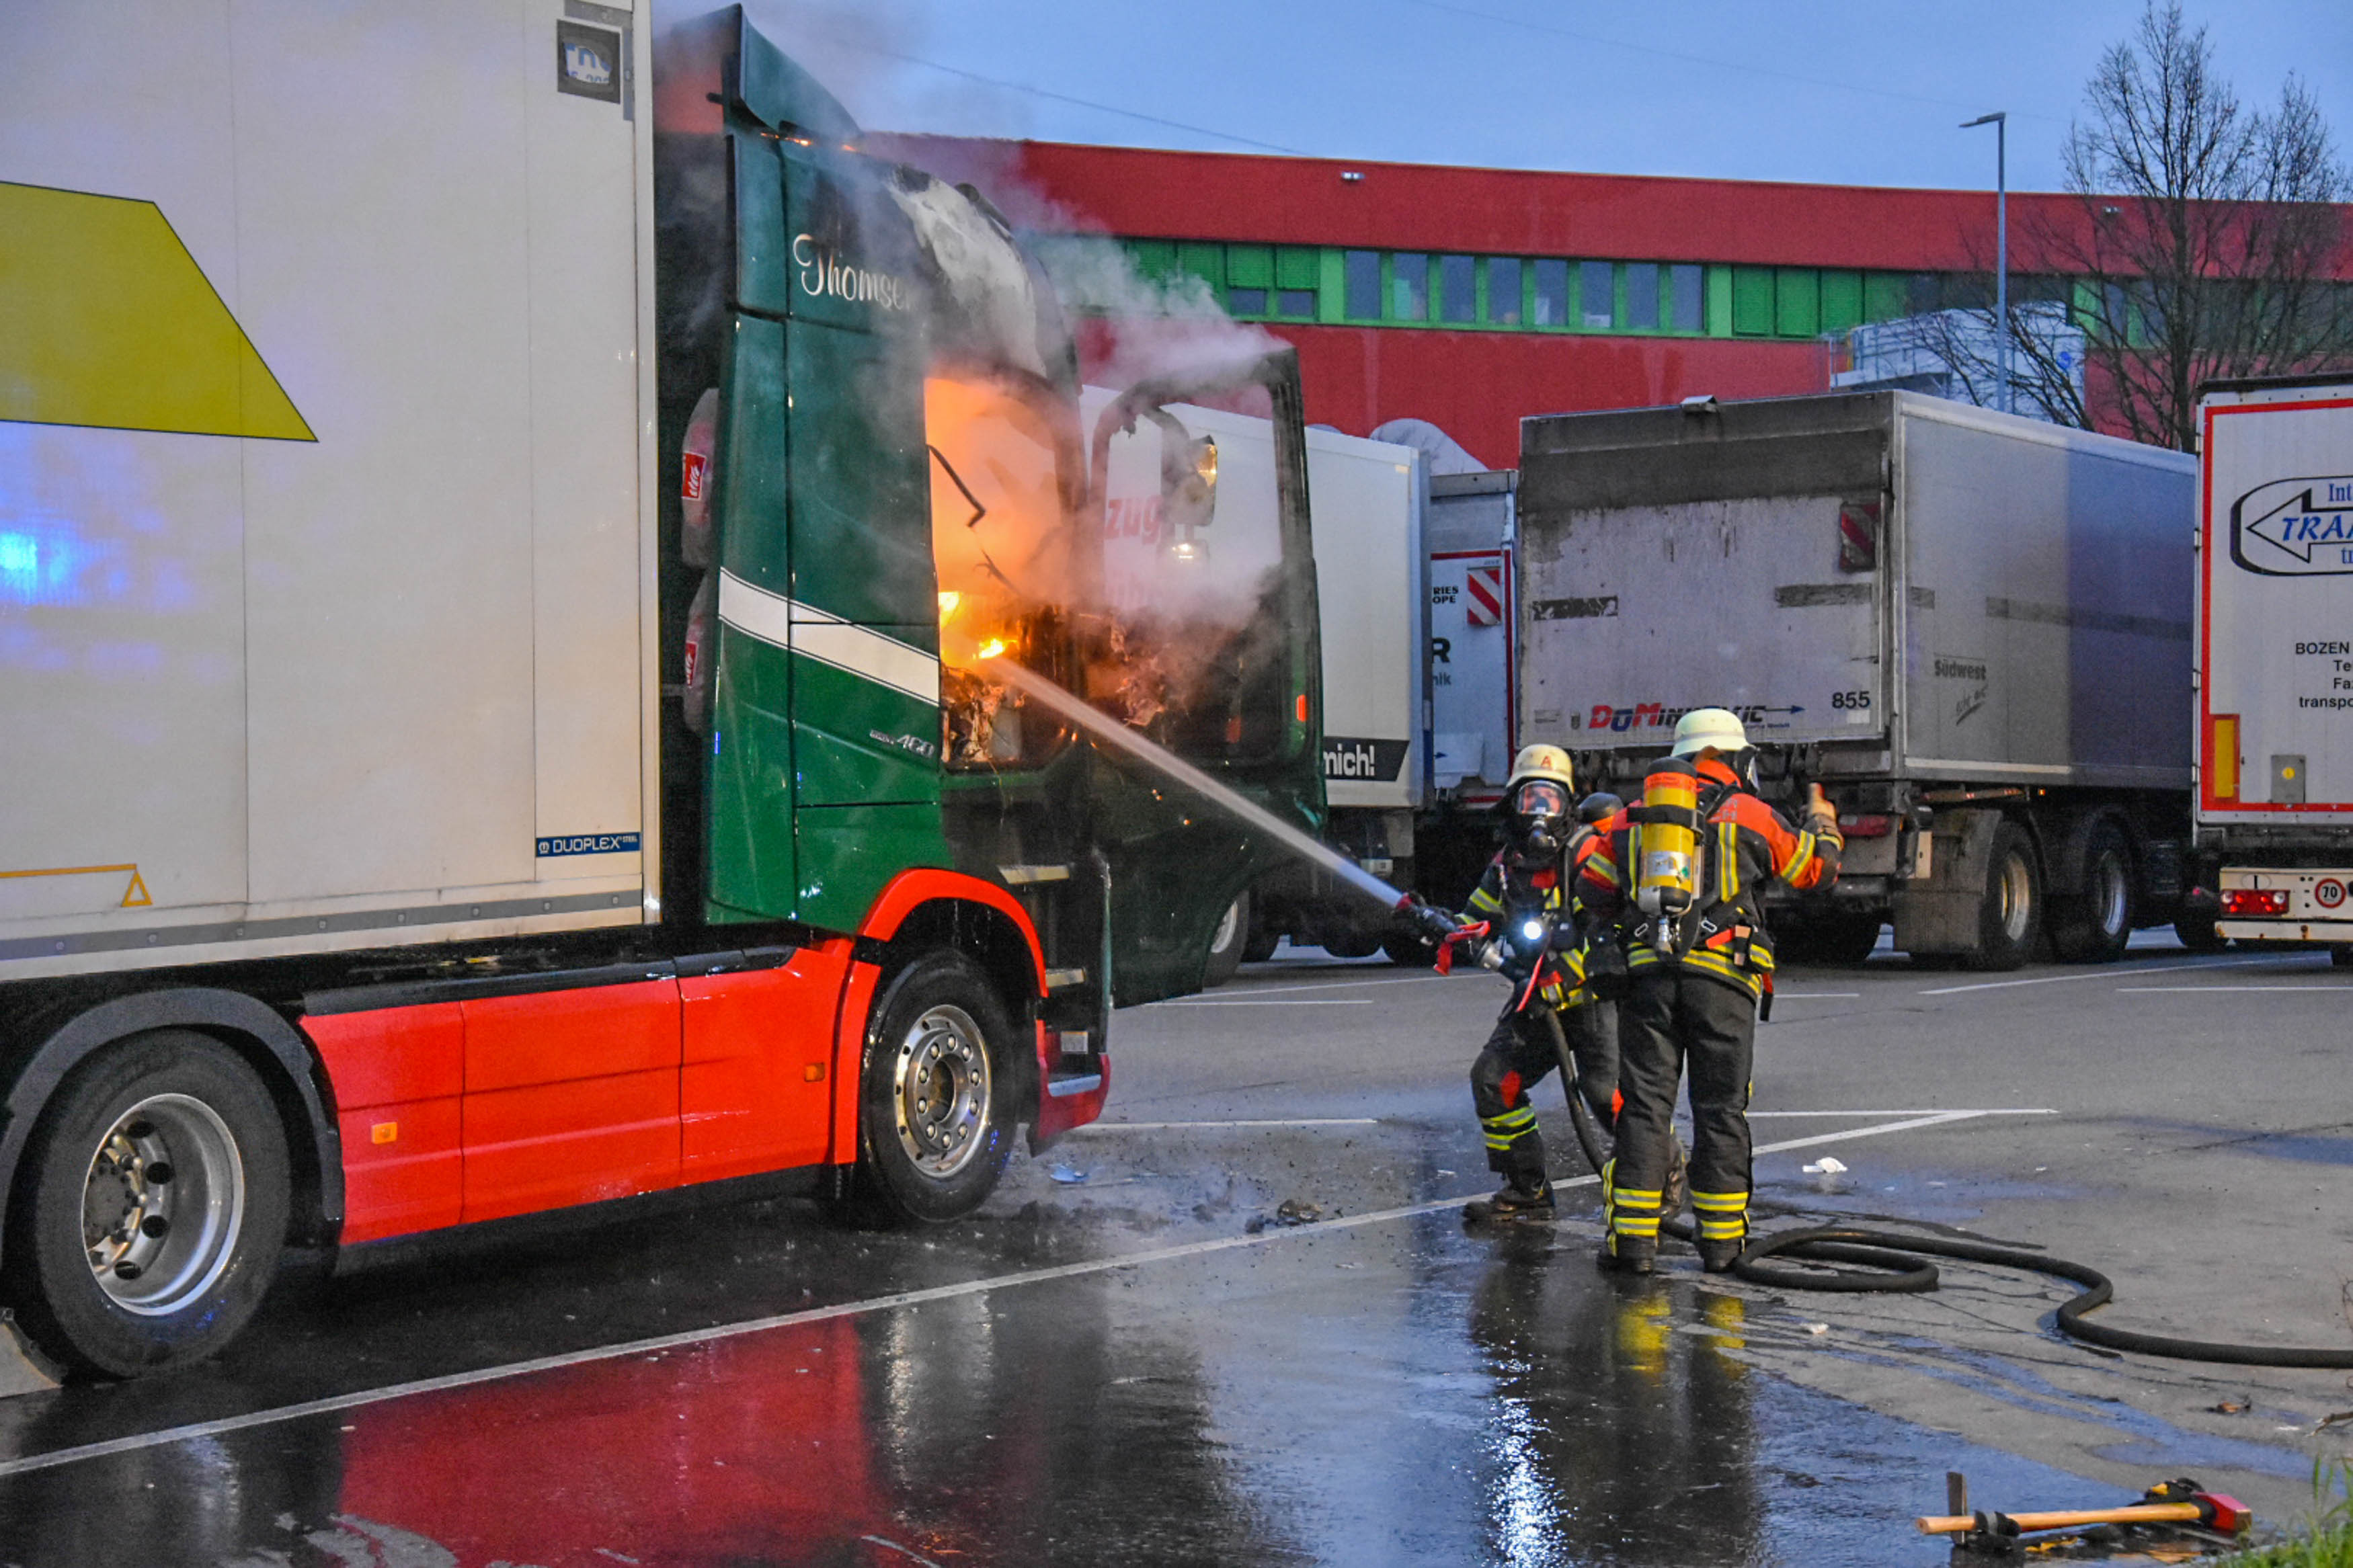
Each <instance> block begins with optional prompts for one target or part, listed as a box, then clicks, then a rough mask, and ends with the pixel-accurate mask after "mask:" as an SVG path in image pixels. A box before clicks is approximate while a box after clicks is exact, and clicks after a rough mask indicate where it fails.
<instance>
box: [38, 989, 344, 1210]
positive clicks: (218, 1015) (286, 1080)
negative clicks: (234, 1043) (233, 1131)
mask: <svg viewBox="0 0 2353 1568" xmlns="http://www.w3.org/2000/svg"><path fill="white" fill-rule="evenodd" d="M168 1028H181V1029H195V1030H197V1031H199V1032H201V1033H204V1034H207V1035H212V1036H215V1037H224V1036H239V1037H244V1038H246V1039H249V1040H252V1041H255V1042H257V1043H258V1044H259V1045H260V1047H262V1048H263V1049H264V1050H266V1051H268V1052H269V1056H270V1058H271V1059H272V1060H273V1061H275V1063H276V1064H277V1066H278V1068H280V1071H279V1072H278V1073H277V1074H275V1075H271V1076H272V1077H273V1078H274V1080H275V1081H273V1082H272V1084H271V1089H272V1091H273V1097H274V1098H279V1099H280V1100H281V1101H282V1100H283V1098H284V1097H285V1096H286V1095H288V1094H290V1095H291V1096H292V1097H293V1098H294V1100H296V1101H297V1102H298V1103H299V1104H300V1105H301V1112H302V1114H301V1118H300V1119H299V1120H296V1119H290V1121H295V1122H296V1124H294V1125H290V1126H289V1127H288V1129H287V1137H288V1147H289V1150H290V1152H291V1153H292V1155H293V1163H294V1170H295V1179H296V1186H297V1189H298V1192H299V1191H300V1190H301V1188H303V1187H304V1186H306V1185H309V1184H316V1190H317V1194H318V1195H317V1199H316V1202H315V1203H314V1204H311V1205H307V1206H308V1210H309V1212H307V1213H306V1212H305V1205H297V1206H296V1209H295V1212H294V1216H293V1229H292V1232H291V1236H292V1238H293V1239H295V1240H298V1241H314V1242H315V1241H322V1240H324V1239H326V1238H327V1237H332V1235H334V1234H335V1232H336V1230H337V1229H338V1228H339V1227H340V1226H342V1224H343V1141H342V1137H341V1135H340V1134H339V1133H338V1132H337V1131H336V1130H335V1119H334V1116H333V1113H332V1108H331V1107H330V1106H329V1105H328V1104H327V1103H326V1100H325V1097H324V1095H323V1094H322V1092H321V1089H320V1081H321V1079H320V1076H319V1073H318V1070H317V1064H316V1063H315V1062H314V1061H313V1060H312V1058H311V1048H310V1046H309V1045H308V1043H307V1042H305V1041H304V1040H303V1038H302V1037H301V1034H300V1033H299V1032H297V1031H296V1029H295V1028H294V1026H292V1025H290V1024H289V1023H288V1022H287V1021H286V1020H285V1019H284V1018H282V1017H280V1016H279V1015H278V1014H277V1013H276V1012H274V1011H272V1010H271V1009H270V1008H269V1006H267V1005H264V1004H263V1003H261V1002H259V1001H258V1000H256V999H255V998H253V997H251V996H248V995H245V994H241V993H238V992H235V991H221V990H215V989H213V988H211V987H207V986H175V987H173V988H171V989H167V990H160V991H141V992H136V993H133V994H131V995H128V996H117V997H115V998H113V999H112V1000H111V1001H106V1002H101V1003H100V1004H99V1005H96V1006H94V1007H91V1008H89V1009H87V1010H85V1011H83V1012H80V1013H77V1014H75V1015H74V1016H72V1017H70V1018H69V1019H68V1020H66V1022H65V1023H64V1024H62V1025H60V1026H58V1027H57V1028H56V1029H55V1030H54V1031H53V1032H51V1033H50V1035H49V1036H48V1037H47V1038H46V1039H44V1040H43V1041H42V1042H41V1043H40V1044H39V1045H38V1046H37V1047H35V1048H34V1050H33V1052H32V1054H31V1055H30V1057H29V1058H26V1062H25V1065H24V1067H23V1068H22V1069H21V1070H20V1071H18V1072H17V1074H16V1081H15V1082H13V1083H11V1084H10V1085H9V1086H8V1095H7V1099H6V1100H5V1110H6V1111H7V1125H6V1126H5V1129H0V1213H5V1212H6V1205H7V1203H8V1198H9V1189H10V1188H11V1186H12V1185H13V1184H14V1182H15V1180H16V1169H17V1166H18V1164H19V1163H21V1161H22V1159H23V1156H24V1152H25V1143H26V1139H28V1138H29V1137H31V1135H32V1131H33V1126H34V1123H35V1122H37V1121H39V1120H40V1115H41V1110H42V1108H43V1107H44V1106H46V1105H47V1103H48V1100H49V1097H50V1095H52V1094H53V1093H55V1092H56V1090H57V1087H58V1084H59V1083H60V1082H61V1081H63V1079H64V1078H65V1076H66V1074H68V1073H69V1072H71V1071H72V1070H73V1069H74V1068H75V1067H76V1066H77V1065H79V1063H80V1062H82V1061H83V1060H84V1059H86V1058H88V1057H90V1054H91V1053H92V1052H94V1051H97V1050H100V1048H102V1047H106V1046H109V1045H111V1044H113V1043H114V1042H115V1041H117V1040H121V1039H127V1038H129V1037H132V1036H133V1035H143V1034H145V1033H147V1032H148V1031H149V1030H151V1029H168Z"/></svg>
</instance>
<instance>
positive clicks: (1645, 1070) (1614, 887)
mask: <svg viewBox="0 0 2353 1568" xmlns="http://www.w3.org/2000/svg"><path fill="white" fill-rule="evenodd" d="M1672 755H1673V756H1674V757H1675V758H1681V759H1683V763H1684V764H1685V765H1683V767H1682V769H1681V772H1682V773H1683V774H1685V775H1688V774H1690V773H1696V775H1697V777H1696V780H1695V785H1696V806H1695V808H1693V807H1682V808H1678V807H1672V806H1667V805H1653V804H1650V803H1646V804H1645V805H1641V806H1636V807H1632V808H1630V809H1629V810H1628V811H1627V812H1626V813H1625V814H1624V815H1623V816H1622V817H1620V819H1619V820H1618V821H1617V823H1616V824H1615V825H1614V826H1613V830H1612V832H1611V834H1610V836H1609V843H1608V845H1607V847H1597V848H1596V849H1595V851H1594V852H1593V853H1591V854H1589V855H1588V856H1587V857H1586V858H1584V861H1583V863H1582V864H1581V865H1580V867H1579V868H1578V881H1577V893H1578V897H1579V899H1580V900H1581V901H1582V902H1583V904H1584V905H1585V907H1586V908H1587V909H1588V910H1590V911H1591V912H1592V914H1593V915H1594V916H1595V917H1596V918H1598V919H1599V920H1603V921H1614V922H1615V924H1616V927H1617V931H1618V933H1619V939H1620V943H1621V944H1622V948H1623V951H1624V953H1625V957H1626V963H1627V967H1628V977H1627V982H1626V985H1627V989H1626V995H1625V999H1624V1001H1623V1002H1622V1003H1621V1004H1620V1007H1619V1010H1618V1023H1619V1063H1618V1083H1619V1089H1620V1092H1621V1093H1622V1094H1623V1096H1624V1100H1625V1103H1624V1106H1623V1108H1622V1109H1621V1110H1620V1112H1619V1115H1618V1144H1617V1153H1616V1157H1615V1158H1614V1159H1612V1160H1611V1161H1610V1163H1609V1170H1607V1171H1605V1172H1604V1173H1602V1186H1603V1192H1604V1204H1605V1207H1606V1211H1607V1214H1608V1217H1609V1236H1608V1237H1607V1238H1606V1239H1605V1240H1604V1242H1603V1244H1602V1252H1601V1261H1602V1263H1603V1264H1604V1265H1605V1266H1607V1267H1615V1268H1623V1269H1626V1270H1629V1271H1630V1272H1634V1273H1648V1272H1650V1270H1651V1265H1652V1262H1653V1260H1654V1259H1655V1258H1657V1256H1658V1250H1659V1221H1660V1218H1661V1215H1662V1210H1663V1208H1664V1201H1663V1200H1664V1195H1665V1186H1666V1183H1667V1167H1668V1162H1669V1159H1670V1150H1671V1147H1672V1118H1673V1115H1674V1109H1675V1095H1676V1090H1677V1087H1678V1085H1679V1083H1680V1082H1681V1079H1682V1078H1683V1071H1684V1068H1685V1067H1686V1065H1688V1067H1689V1069H1690V1073H1691V1109H1692V1152H1691V1171H1690V1181H1691V1202H1692V1208H1693V1210H1694V1213H1695V1215H1696V1216H1697V1219H1698V1222H1699V1226H1698V1245H1699V1256H1700V1264H1701V1267H1703V1268H1705V1269H1706V1270H1707V1271H1708V1272H1709V1273H1711V1274H1721V1273H1723V1272H1725V1271H1726V1270H1727V1269H1729V1268H1731V1267H1732V1264H1733V1260H1734V1259H1735V1258H1737V1257H1738V1256H1739V1255H1740V1249H1741V1247H1743V1245H1744V1244H1745V1243H1746V1238H1747V1235H1748V1193H1749V1135H1748V1114H1747V1108H1748V1093H1749V1071H1750V1063H1751V1059H1752V1057H1753V1053H1754V1048H1755V1045H1756V1036H1757V1002H1758V998H1759V996H1760V995H1762V996H1765V997H1767V998H1769V997H1770V995H1771V985H1772V976H1773V946H1772V938H1771V936H1770V935H1769V934H1768V933H1767V931H1766V929H1765V924H1764V918H1763V916H1764V910H1763V905H1762V902H1761V899H1762V895H1763V893H1764V891H1765V889H1766V886H1767V884H1768V883H1770V882H1772V881H1774V880H1776V879H1778V880H1780V881H1782V882H1786V883H1787V884H1788V886H1790V887H1791V888H1796V889H1807V888H1821V887H1827V886H1828V885H1829V884H1830V883H1831V881H1833V880H1835V879H1836V878H1837V876H1838V868H1839V855H1840V853H1841V850H1842V849H1843V848H1844V842H1843V840H1841V837H1839V831H1838V816H1837V813H1836V812H1835V811H1834V810H1833V809H1832V808H1831V805H1830V802H1829V801H1828V800H1827V799H1826V798H1825V797H1824V796H1823V795H1822V792H1821V788H1820V785H1810V786H1809V790H1808V801H1807V805H1806V810H1805V812H1804V821H1803V822H1802V824H1800V825H1799V826H1796V827H1792V826H1789V824H1788V822H1787V821H1785V820H1784V819H1783V818H1782V816H1781V815H1780V813H1778V812H1777V811H1775V810H1774V809H1773V808H1772V807H1771V806H1769V805H1767V804H1766V803H1765V802H1764V801H1763V800H1761V799H1759V798H1758V797H1757V795H1756V793H1755V791H1756V765H1757V753H1756V751H1755V749H1754V748H1752V747H1751V746H1750V745H1749V744H1748V737H1747V733H1746V730H1745V729H1744V728H1743V727H1742V725H1741V722H1740V720H1739V718H1738V717H1737V716H1736V714H1733V713H1731V712H1729V711H1728V710H1725V709H1722V708H1699V709H1694V710H1692V711H1691V712H1689V713H1686V714H1685V715H1683V718H1682V719H1681V720H1680V721H1678V722H1677V723H1676V725H1675V741H1674V750H1673V753H1672ZM1671 776H1672V775H1671V774H1670V773H1669V768H1668V765H1667V764H1662V765H1661V767H1660V768H1659V770H1658V771H1657V772H1656V773H1654V774H1653V779H1654V780H1658V779H1662V778H1670V777H1671ZM1646 793H1647V792H1646ZM1686 798H1688V797H1686ZM1654 824H1655V825H1657V826H1659V827H1661V828H1674V827H1678V826H1680V827H1681V828H1682V829H1683V831H1684V832H1686V833H1692V832H1694V830H1695V836H1696V843H1695V846H1694V847H1695V848H1696V854H1695V855H1694V856H1693V857H1692V858H1691V860H1692V864H1691V865H1690V867H1689V868H1688V869H1689V875H1688V877H1687V881H1688V885H1689V889H1690V893H1689V902H1688V904H1687V906H1686V907H1683V908H1682V909H1680V910H1671V911H1668V912H1657V911H1654V910H1651V909H1648V908H1646V907H1645V904H1644V902H1643V900H1641V899H1640V898H1638V897H1637V896H1636V889H1637V888H1638V887H1641V886H1644V885H1645V884H1644V882H1643V879H1644V878H1646V877H1649V876H1652V875H1659V874H1662V873H1661V871H1660V861H1661V860H1662V859H1666V858H1668V857H1662V856H1656V855H1654V854H1653V853H1651V852H1649V851H1646V849H1645V847H1644V845H1643V843H1642V842H1641V836H1642V835H1643V834H1644V833H1645V832H1650V831H1652V825H1654ZM1662 842H1664V837H1663V835H1662V836H1660V837H1657V838H1654V839H1653V841H1652V848H1653V850H1654V849H1655V847H1656V845H1657V844H1659V843H1662ZM1684 842H1686V843H1690V842H1691V840H1690V839H1686V840H1685V841H1684ZM1638 860H1643V861H1648V862H1649V866H1648V868H1647V869H1646V868H1645V866H1644V865H1642V864H1638V863H1637V862H1638Z"/></svg>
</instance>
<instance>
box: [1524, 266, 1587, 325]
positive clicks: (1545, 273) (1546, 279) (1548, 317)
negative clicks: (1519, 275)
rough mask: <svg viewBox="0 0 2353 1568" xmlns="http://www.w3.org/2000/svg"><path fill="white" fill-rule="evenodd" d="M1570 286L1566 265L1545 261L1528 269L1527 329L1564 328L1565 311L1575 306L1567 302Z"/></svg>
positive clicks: (1566, 315) (1573, 302) (1566, 314)
mask: <svg viewBox="0 0 2353 1568" xmlns="http://www.w3.org/2000/svg"><path fill="white" fill-rule="evenodd" d="M1570 282H1571V279H1570V277H1569V271H1568V263H1567V262H1566V261H1554V260H1550V259H1546V260H1542V261H1538V262H1536V263H1535V264H1534V265H1533V266H1531V267H1530V268H1528V324H1529V325H1530V326H1535V327H1555V328H1558V327H1566V326H1567V325H1568V314H1569V310H1571V308H1572V307H1573V306H1574V305H1575V304H1576V301H1575V300H1572V299H1570V298H1569V293H1570V288H1569V285H1570Z"/></svg>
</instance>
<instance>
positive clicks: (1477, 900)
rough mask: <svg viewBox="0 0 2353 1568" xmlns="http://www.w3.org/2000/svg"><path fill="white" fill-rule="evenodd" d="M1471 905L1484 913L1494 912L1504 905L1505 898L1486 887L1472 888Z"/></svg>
mask: <svg viewBox="0 0 2353 1568" xmlns="http://www.w3.org/2000/svg"><path fill="white" fill-rule="evenodd" d="M1471 907H1472V909H1474V910H1481V911H1482V912H1484V913H1493V912H1494V911H1496V910H1501V909H1502V908H1503V907H1504V900H1501V899H1499V898H1497V897H1496V896H1495V895H1494V894H1493V893H1491V892H1489V891H1488V890H1487V889H1484V888H1473V889H1471Z"/></svg>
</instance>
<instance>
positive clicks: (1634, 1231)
mask: <svg viewBox="0 0 2353 1568" xmlns="http://www.w3.org/2000/svg"><path fill="white" fill-rule="evenodd" d="M1609 1228H1610V1229H1611V1230H1614V1231H1616V1232H1617V1233H1618V1234H1619V1235H1620V1236H1656V1235H1658V1234H1659V1216H1658V1215H1651V1217H1650V1218H1648V1219H1636V1218H1635V1217H1634V1216H1633V1215H1623V1214H1621V1215H1616V1216H1614V1217H1613V1218H1612V1219H1611V1220H1610V1221H1609Z"/></svg>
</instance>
